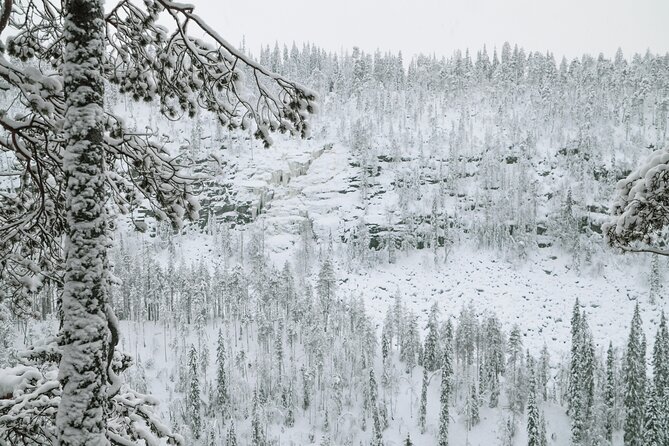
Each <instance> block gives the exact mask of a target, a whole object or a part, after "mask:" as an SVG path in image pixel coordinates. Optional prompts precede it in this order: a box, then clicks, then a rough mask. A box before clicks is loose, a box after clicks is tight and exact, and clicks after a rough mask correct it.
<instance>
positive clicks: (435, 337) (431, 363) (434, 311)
mask: <svg viewBox="0 0 669 446" xmlns="http://www.w3.org/2000/svg"><path fill="white" fill-rule="evenodd" d="M438 314H439V306H438V305H437V303H436V302H435V303H434V304H432V308H431V309H430V315H429V316H428V321H427V335H426V336H425V347H424V348H423V367H425V368H426V369H427V370H428V371H430V372H434V371H435V370H438V369H439V368H440V367H441V364H440V362H441V351H440V350H441V349H440V348H439V333H438V330H439V319H438Z"/></svg>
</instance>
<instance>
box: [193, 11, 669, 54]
mask: <svg viewBox="0 0 669 446" xmlns="http://www.w3.org/2000/svg"><path fill="white" fill-rule="evenodd" d="M191 3H195V5H196V12H197V13H198V14H199V15H201V16H203V17H204V18H206V19H207V21H208V22H209V23H211V24H213V25H214V26H215V27H216V28H217V30H218V31H219V32H220V33H221V35H222V36H224V37H225V38H227V39H228V40H229V41H230V42H231V43H234V44H239V42H240V41H241V39H242V36H245V37H246V42H247V46H248V48H249V49H250V50H251V51H252V52H253V54H255V55H258V52H259V48H260V45H261V44H266V43H271V44H273V42H274V41H278V42H279V43H280V44H281V43H284V42H285V43H288V44H289V46H290V43H292V42H293V41H296V42H297V43H298V44H299V45H301V43H302V42H307V41H309V42H312V43H315V44H317V45H318V46H321V47H323V48H326V49H328V50H332V51H338V50H340V49H342V48H343V49H350V48H352V47H353V46H356V45H357V46H359V47H360V48H362V49H363V50H365V51H373V50H374V49H376V48H380V49H381V50H391V51H393V52H395V51H398V50H401V51H402V52H403V53H404V55H405V59H406V58H408V57H407V55H411V54H415V53H419V52H422V53H426V54H431V53H435V54H437V55H447V56H448V55H450V54H452V52H453V50H454V49H457V48H460V49H463V50H464V49H465V48H467V47H468V48H470V50H472V51H473V52H474V53H475V51H476V49H479V48H481V47H482V46H483V44H484V43H485V44H487V45H488V48H489V51H490V54H492V47H493V46H497V48H498V50H499V49H500V48H501V46H502V43H504V41H506V40H508V41H509V42H510V43H511V44H512V45H513V44H514V43H518V44H519V45H520V46H523V47H524V48H525V49H526V50H538V51H545V50H551V51H553V52H554V53H555V55H556V56H557V57H561V56H562V55H566V56H567V57H575V56H579V55H581V54H583V53H586V52H587V53H590V54H593V55H597V54H598V53H599V52H604V54H605V55H607V56H612V55H613V54H614V53H615V50H616V49H617V48H618V47H619V46H620V47H621V48H622V49H623V51H624V52H625V55H626V56H628V57H629V56H631V54H632V53H634V52H641V53H643V52H645V51H646V49H647V48H650V50H651V51H653V52H659V53H665V52H667V51H669V0H580V1H579V0H335V1H324V0H191Z"/></svg>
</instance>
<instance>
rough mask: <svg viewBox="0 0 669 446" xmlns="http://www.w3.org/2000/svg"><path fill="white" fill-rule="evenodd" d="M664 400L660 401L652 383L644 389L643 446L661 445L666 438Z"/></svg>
mask: <svg viewBox="0 0 669 446" xmlns="http://www.w3.org/2000/svg"><path fill="white" fill-rule="evenodd" d="M663 405H664V401H662V400H661V399H660V397H659V395H658V393H657V390H656V389H655V386H654V385H653V383H650V384H649V386H648V389H647V391H646V407H645V410H644V419H643V429H644V430H643V444H644V445H645V446H663V445H665V444H666V440H667V428H666V425H665V424H664V420H663V418H665V414H664V413H663V409H664V407H663Z"/></svg>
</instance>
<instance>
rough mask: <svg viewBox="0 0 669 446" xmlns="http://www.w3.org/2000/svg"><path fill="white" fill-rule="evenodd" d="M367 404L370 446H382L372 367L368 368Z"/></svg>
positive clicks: (376, 391) (376, 393) (376, 392)
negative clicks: (369, 413)
mask: <svg viewBox="0 0 669 446" xmlns="http://www.w3.org/2000/svg"><path fill="white" fill-rule="evenodd" d="M369 406H370V410H371V411H372V422H373V424H372V443H371V444H372V446H383V428H382V427H381V420H380V418H379V405H378V387H377V384H376V377H375V376H374V368H370V369H369Z"/></svg>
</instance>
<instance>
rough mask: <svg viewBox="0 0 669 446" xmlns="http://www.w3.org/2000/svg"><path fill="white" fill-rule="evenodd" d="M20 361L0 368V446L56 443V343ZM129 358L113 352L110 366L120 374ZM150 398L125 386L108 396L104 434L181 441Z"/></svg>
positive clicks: (127, 439)
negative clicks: (106, 421)
mask: <svg viewBox="0 0 669 446" xmlns="http://www.w3.org/2000/svg"><path fill="white" fill-rule="evenodd" d="M21 359H22V364H21V365H18V366H15V367H10V368H6V369H0V444H4V443H3V441H4V442H7V443H8V444H11V445H16V446H22V445H51V444H55V443H56V426H55V418H56V412H57V411H58V403H59V401H60V395H61V391H62V388H61V383H60V382H59V380H58V367H57V364H58V362H59V361H60V347H59V346H58V343H57V341H55V340H54V342H50V343H47V344H45V345H42V346H40V347H38V348H35V349H32V350H30V351H28V352H25V353H24V354H23V355H22V358H21ZM130 363H131V360H130V358H129V357H128V356H127V355H124V354H122V353H119V352H115V354H114V361H113V364H112V367H113V368H114V370H115V373H121V372H122V371H123V370H125V369H126V368H127V367H129V365H130ZM156 405H157V402H156V400H155V399H153V398H151V397H149V396H147V395H143V394H140V393H137V392H135V391H133V390H131V389H129V388H127V386H124V387H122V388H121V389H120V391H119V392H117V393H116V394H115V395H114V396H112V397H111V399H110V407H109V409H108V412H107V414H106V417H107V419H108V425H107V438H108V439H109V441H110V443H111V444H112V445H130V444H132V445H134V444H141V443H139V442H140V441H143V442H144V443H143V444H147V445H154V444H161V443H160V439H164V440H166V441H167V443H168V444H184V440H183V438H182V437H181V436H180V435H178V434H174V433H172V432H171V431H170V429H169V428H168V427H167V426H165V425H164V424H163V423H161V422H160V420H159V418H158V417H157V416H156V414H155V413H154V408H155V406H156Z"/></svg>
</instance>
